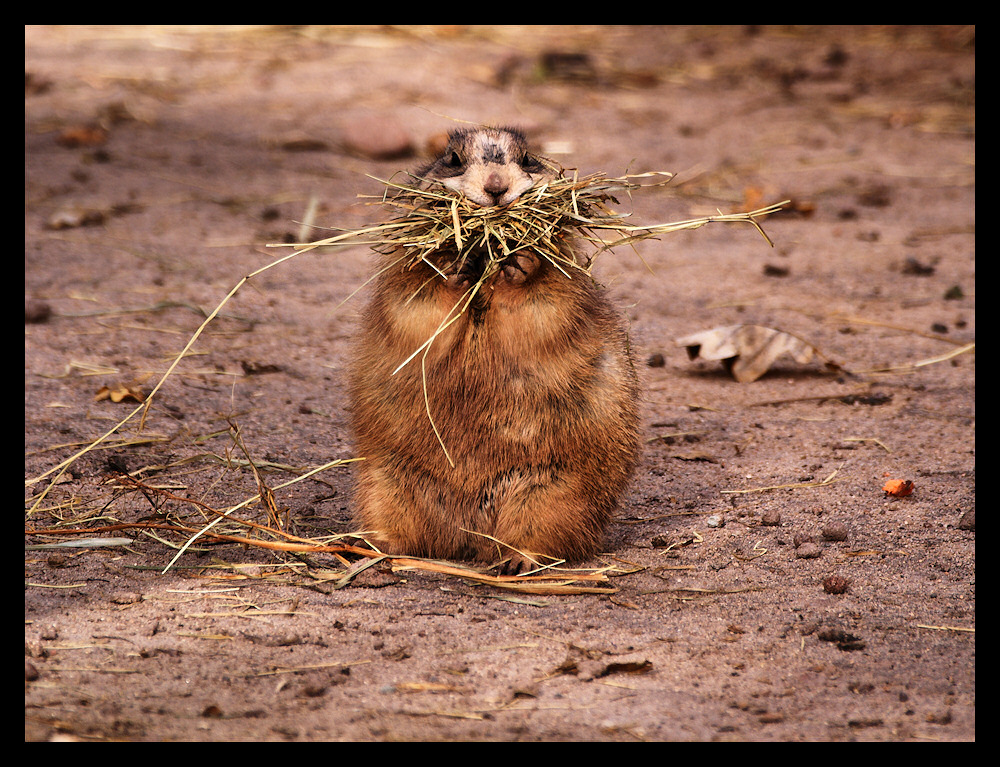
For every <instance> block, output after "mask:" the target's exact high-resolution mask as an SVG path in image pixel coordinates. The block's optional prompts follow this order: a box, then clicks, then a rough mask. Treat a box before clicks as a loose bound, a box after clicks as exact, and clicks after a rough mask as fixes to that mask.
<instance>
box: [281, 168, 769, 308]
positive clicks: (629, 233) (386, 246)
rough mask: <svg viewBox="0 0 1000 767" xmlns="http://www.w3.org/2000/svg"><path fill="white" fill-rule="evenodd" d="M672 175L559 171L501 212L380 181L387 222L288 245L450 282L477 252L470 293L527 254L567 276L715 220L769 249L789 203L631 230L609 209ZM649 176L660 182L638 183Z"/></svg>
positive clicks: (430, 188)
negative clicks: (361, 257)
mask: <svg viewBox="0 0 1000 767" xmlns="http://www.w3.org/2000/svg"><path fill="white" fill-rule="evenodd" d="M672 177H673V174H671V173H667V172H662V171H654V172H650V173H645V174H640V175H626V176H620V177H617V178H609V177H607V176H605V175H604V174H601V173H595V174H591V175H588V176H583V177H580V176H579V175H578V174H576V173H575V172H574V173H573V174H572V175H567V174H566V173H565V172H564V171H561V172H560V173H559V175H558V176H557V177H556V178H554V179H552V180H549V181H546V182H543V183H541V184H538V185H536V186H535V187H533V188H532V189H530V190H528V191H527V192H525V193H524V194H523V195H521V196H520V197H519V198H518V199H517V200H515V201H514V202H512V203H510V204H509V205H507V206H503V207H480V206H478V205H476V204H475V203H473V202H471V201H470V200H468V199H467V198H466V197H464V196H463V195H462V194H460V193H458V192H454V191H452V190H450V189H447V188H445V187H444V186H442V185H440V184H438V183H430V184H428V183H421V180H420V179H418V178H416V177H411V179H412V181H413V183H401V182H399V181H394V180H392V179H390V180H383V179H376V180H377V181H379V182H380V183H382V184H383V185H384V186H385V192H384V193H383V194H382V195H381V196H379V197H371V196H369V197H368V199H372V200H376V201H377V202H375V203H373V204H378V205H382V206H383V207H385V208H386V209H387V210H388V211H389V216H388V217H387V220H386V221H385V222H384V223H381V224H377V225H374V226H370V227H366V228H364V229H359V230H354V231H347V232H343V233H341V234H338V235H335V236H333V237H328V238H325V239H321V240H317V241H315V242H308V243H292V244H283V246H284V247H293V248H295V249H296V252H297V253H301V252H304V251H307V250H313V249H314V248H321V247H324V246H330V245H338V244H347V242H346V241H349V240H355V244H368V245H370V246H372V247H373V248H374V249H376V250H378V251H379V252H390V251H394V252H398V253H400V261H401V263H403V264H404V265H406V266H408V267H413V266H415V265H417V264H419V263H426V264H428V265H429V266H431V267H432V268H433V269H434V270H435V271H436V272H437V273H438V274H439V275H440V276H441V277H442V278H445V279H446V278H447V274H446V272H452V273H453V272H456V271H458V270H460V269H461V267H462V266H463V265H464V264H465V263H466V261H467V260H468V259H469V258H470V257H472V256H473V255H474V256H475V257H476V258H479V259H482V258H483V256H484V254H485V256H486V258H485V265H484V268H483V269H482V273H481V276H480V277H479V283H478V284H477V285H475V286H473V288H472V291H473V292H475V290H476V289H477V287H478V285H479V284H481V283H482V282H484V281H486V280H488V279H489V278H490V277H491V276H493V275H494V274H495V273H496V272H497V270H498V269H499V268H500V266H501V264H502V263H503V262H504V260H505V259H507V258H508V257H509V256H511V255H512V254H516V253H517V252H519V251H522V250H526V249H530V250H531V251H532V252H533V253H534V254H536V255H538V256H540V257H541V258H544V259H546V260H547V261H548V262H549V263H551V264H552V265H553V266H554V267H556V268H557V269H559V270H560V271H562V272H564V273H567V274H568V273H569V272H572V271H573V270H582V271H584V272H587V273H589V272H590V269H591V267H592V265H593V263H594V259H595V258H596V257H597V256H598V255H599V254H601V253H602V252H604V251H607V250H612V249H614V248H617V247H619V246H622V245H629V246H632V245H634V244H635V243H637V242H641V241H643V240H647V239H655V238H658V237H660V236H661V235H664V234H669V233H671V232H676V231H681V230H684V229H697V228H699V227H702V226H705V225H706V224H710V223H748V224H750V225H752V226H753V227H754V228H755V229H756V230H757V231H758V232H759V233H760V234H761V235H762V236H763V237H764V239H765V240H766V241H767V242H768V244H769V245H771V244H772V243H771V240H770V239H769V238H768V237H767V235H766V234H765V233H764V230H763V229H762V228H761V225H760V223H759V222H758V219H761V218H764V217H766V216H768V215H770V214H772V213H776V212H777V211H779V210H781V209H782V208H783V207H784V206H785V205H787V204H788V201H787V200H786V201H783V202H779V203H775V204H773V205H769V206H767V207H764V208H760V209H758V210H754V211H750V212H747V213H729V214H724V213H721V212H720V213H719V214H717V215H714V216H705V217H701V218H694V219H688V220H684V221H676V222H672V223H665V224H654V225H648V226H636V225H630V224H629V223H628V222H627V218H628V214H624V213H620V212H617V211H616V210H614V209H613V208H612V206H617V205H620V204H621V203H620V199H625V198H629V197H631V195H632V194H633V192H634V191H636V190H640V189H645V188H648V187H650V186H661V185H664V184H668V183H669V182H670V179H671V178H672ZM372 178H374V177H372ZM649 178H653V179H655V181H654V182H653V183H639V182H640V180H642V179H649ZM571 242H572V243H574V246H573V247H572V248H571V247H570V243H571ZM581 244H582V247H581ZM588 250H589V252H587V251H588ZM442 252H449V253H453V254H454V257H455V261H453V262H451V263H448V264H441V263H440V254H441V253H442ZM432 256H434V257H433V258H432Z"/></svg>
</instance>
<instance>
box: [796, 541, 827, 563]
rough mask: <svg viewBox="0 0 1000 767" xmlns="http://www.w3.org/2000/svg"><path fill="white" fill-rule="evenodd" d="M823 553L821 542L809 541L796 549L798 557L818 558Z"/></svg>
mask: <svg viewBox="0 0 1000 767" xmlns="http://www.w3.org/2000/svg"><path fill="white" fill-rule="evenodd" d="M822 553H823V549H821V548H820V547H819V544H816V543H812V542H811V541H808V542H806V543H803V544H802V545H801V546H799V547H798V548H796V549H795V557H796V559H816V558H817V557H819V556H820V555H821V554H822Z"/></svg>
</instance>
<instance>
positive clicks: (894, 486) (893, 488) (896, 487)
mask: <svg viewBox="0 0 1000 767" xmlns="http://www.w3.org/2000/svg"><path fill="white" fill-rule="evenodd" d="M882 490H883V491H884V492H885V493H886V494H887V495H892V496H895V497H896V498H905V497H906V496H908V495H909V494H910V493H912V492H913V482H911V481H910V480H908V479H890V480H889V481H888V482H886V483H885V484H884V485H883V486H882Z"/></svg>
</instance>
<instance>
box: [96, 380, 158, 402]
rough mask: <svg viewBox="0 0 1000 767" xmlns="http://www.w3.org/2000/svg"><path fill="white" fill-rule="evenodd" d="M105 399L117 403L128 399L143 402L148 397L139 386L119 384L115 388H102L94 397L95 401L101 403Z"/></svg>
mask: <svg viewBox="0 0 1000 767" xmlns="http://www.w3.org/2000/svg"><path fill="white" fill-rule="evenodd" d="M105 399H109V400H111V401H112V402H115V403H118V402H124V401H125V400H127V399H131V400H134V401H135V402H143V401H144V400H145V399H146V395H145V394H143V393H142V389H140V388H138V387H137V386H126V385H125V384H117V385H116V386H115V387H114V388H111V387H108V386H102V387H101V388H100V389H98V390H97V394H95V395H94V401H95V402H100V401H101V400H105Z"/></svg>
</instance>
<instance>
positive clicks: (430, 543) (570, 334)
mask: <svg viewBox="0 0 1000 767" xmlns="http://www.w3.org/2000/svg"><path fill="white" fill-rule="evenodd" d="M567 247H568V246H567ZM567 252H571V251H567ZM439 256H440V257H439V258H438V259H437V262H438V266H439V267H442V268H443V267H445V266H446V265H447V264H449V263H451V262H452V261H453V260H454V258H455V256H454V253H447V252H445V253H441V254H439ZM399 259H400V255H399V254H398V253H391V254H385V255H382V256H381V259H380V262H379V263H378V264H377V271H378V273H379V276H378V277H377V279H376V281H375V283H374V286H373V293H372V297H371V300H370V303H369V304H368V306H367V308H366V310H365V312H364V315H363V318H362V323H361V329H360V334H359V338H358V341H357V346H356V351H355V357H354V360H353V365H352V371H351V398H352V418H353V427H354V436H355V441H356V449H357V454H358V455H359V456H361V457H363V459H364V460H363V461H361V462H360V463H359V464H358V473H357V488H356V494H355V499H354V502H355V506H356V516H357V521H358V524H359V526H360V528H362V529H364V530H365V531H368V532H369V533H370V535H369V540H371V542H372V543H374V544H375V545H377V546H379V547H380V548H381V549H382V550H383V551H386V552H387V553H405V554H411V555H416V556H426V557H437V558H448V559H474V560H478V561H485V562H490V561H500V560H503V559H505V558H507V557H510V558H511V561H510V564H509V569H510V570H514V571H518V570H521V569H524V568H525V567H527V566H528V560H526V559H525V558H524V557H522V556H521V555H520V554H518V551H522V552H528V553H531V554H543V555H547V556H550V557H556V558H564V559H567V560H571V561H575V560H580V559H583V558H586V557H587V556H589V555H591V554H593V553H594V552H595V551H596V550H597V548H598V547H599V546H600V544H601V542H602V539H603V533H604V530H605V527H606V525H607V523H608V521H609V518H610V515H611V513H612V511H613V509H614V508H615V506H616V504H617V502H618V501H619V499H620V497H621V495H622V494H623V492H624V490H625V488H626V485H627V483H628V481H629V478H630V477H631V475H632V473H633V471H634V467H635V465H636V461H637V457H638V415H637V399H638V389H637V381H636V375H635V371H634V368H633V364H632V359H631V356H630V354H629V348H628V338H627V333H626V329H625V325H624V321H623V319H622V318H621V316H620V315H619V314H618V312H617V311H616V310H615V309H614V308H613V307H612V306H611V304H610V303H609V301H608V300H607V298H606V297H605V294H604V292H603V290H602V289H601V288H600V286H598V285H597V284H596V283H595V282H594V281H593V279H592V278H591V277H590V275H589V274H587V273H585V272H583V271H578V270H567V273H564V272H562V271H560V270H558V269H556V268H554V267H553V266H552V265H551V264H549V263H548V262H547V261H545V260H544V259H540V258H538V257H537V256H526V257H524V256H522V257H521V258H520V259H519V260H518V261H517V262H514V261H511V262H510V263H509V264H508V265H507V268H505V269H501V270H500V271H499V272H498V273H497V274H496V276H494V277H493V278H492V279H491V280H489V281H488V282H486V283H485V284H483V285H482V286H481V288H480V290H479V292H478V294H477V296H476V298H475V300H474V301H473V303H472V304H471V305H470V306H469V307H468V308H467V309H466V310H465V311H464V312H463V313H462V314H461V315H460V316H459V318H458V319H457V320H456V321H454V322H453V323H451V324H450V325H448V326H447V327H446V328H445V329H444V330H443V331H440V327H441V325H442V323H443V322H444V321H445V320H446V318H448V317H450V316H452V314H453V312H454V310H455V307H456V304H458V303H459V301H460V299H461V296H462V294H463V292H464V291H465V290H467V289H468V280H466V279H463V278H461V277H460V276H459V277H458V278H456V276H454V275H453V277H452V279H450V280H447V281H446V280H443V279H441V278H440V277H439V276H436V273H435V272H434V270H432V269H431V267H429V266H427V265H425V264H419V265H417V266H416V267H411V266H410V265H409V264H408V263H404V262H402V261H400V260H399ZM439 331H440V332H439ZM431 338H433V341H432V342H431V343H430V345H429V346H428V347H427V349H426V352H425V353H422V354H419V355H417V356H416V357H414V358H413V359H412V360H411V361H410V362H409V363H408V364H407V365H405V366H404V367H402V368H401V369H399V370H398V371H397V370H396V369H397V367H398V366H399V365H400V364H401V363H402V362H403V361H404V360H406V359H407V358H408V357H410V356H411V355H413V353H414V351H415V350H417V349H418V348H419V347H421V345H423V344H424V343H425V342H427V341H428V339H431ZM394 371H395V372H394ZM425 391H426V401H425ZM431 419H433V423H434V425H435V426H436V427H437V429H438V431H439V433H440V437H441V439H442V440H443V442H444V445H445V447H446V448H447V451H448V454H446V453H445V450H444V449H443V448H442V445H441V444H440V443H439V441H438V438H437V436H435V433H434V430H433V428H432V424H431ZM448 455H450V456H451V459H452V461H453V462H454V465H452V463H451V462H449V458H448Z"/></svg>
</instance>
